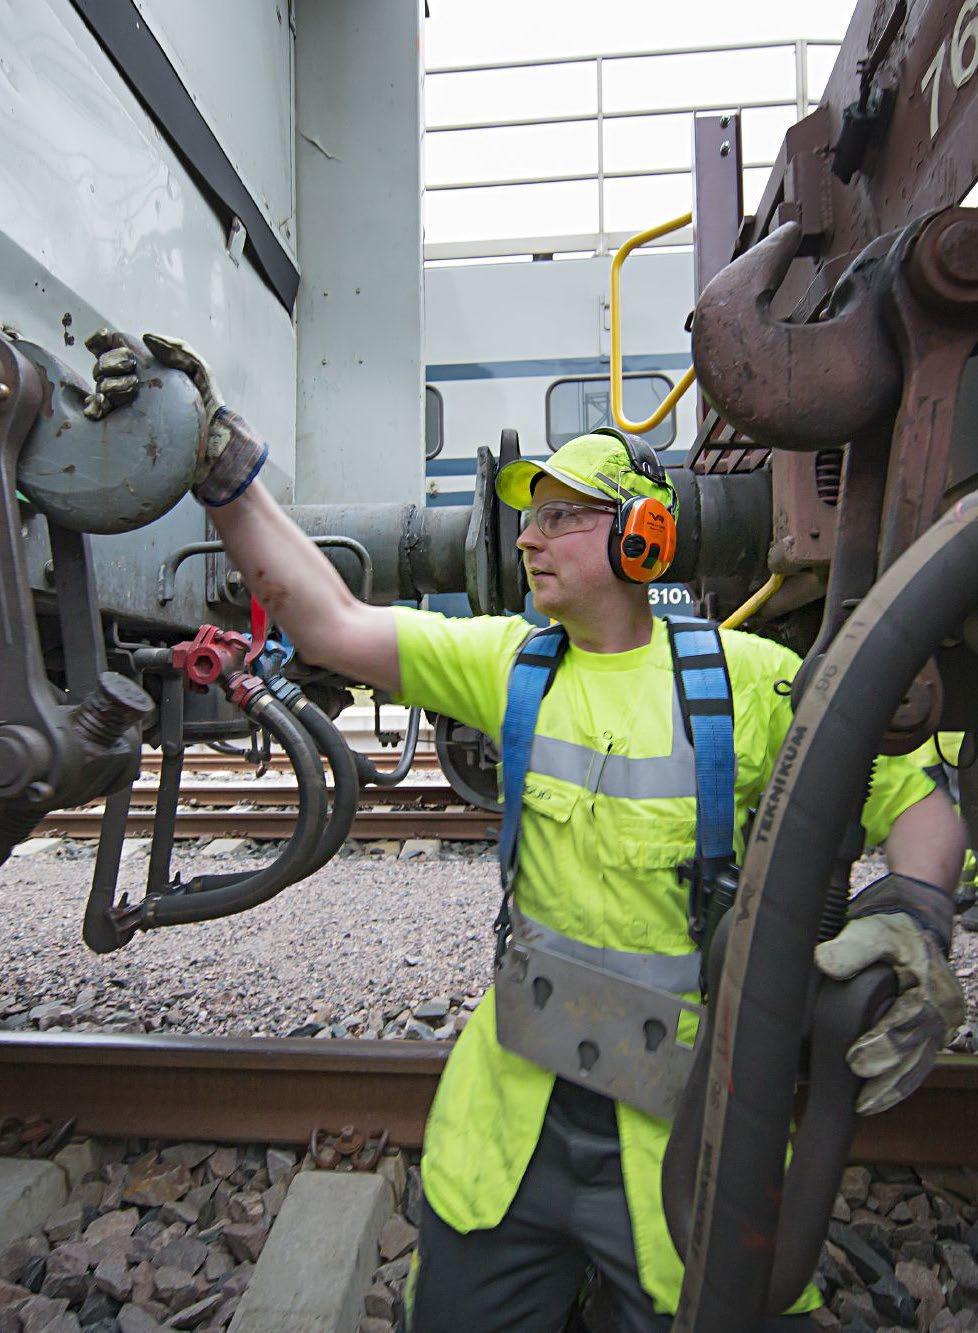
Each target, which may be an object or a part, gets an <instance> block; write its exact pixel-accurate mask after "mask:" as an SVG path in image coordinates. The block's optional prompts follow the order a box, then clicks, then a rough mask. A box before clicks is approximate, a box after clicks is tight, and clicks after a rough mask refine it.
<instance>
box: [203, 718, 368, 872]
mask: <svg viewBox="0 0 978 1333" xmlns="http://www.w3.org/2000/svg"><path fill="white" fill-rule="evenodd" d="M288 708H289V711H290V712H292V713H293V714H295V716H296V717H297V718H298V719H299V721H300V722H301V723H302V725H303V726H304V727H305V728H306V730H307V731H308V732H309V734H310V735H311V736H312V738H313V740H314V741H315V743H316V746H317V748H318V750H319V753H320V754H321V755H323V756H324V757H325V759H326V760H327V761H328V763H329V766H330V768H331V769H332V771H333V809H332V813H331V814H330V815H329V818H328V819H327V820H326V823H325V825H324V827H323V831H322V834H321V835H320V838H319V842H318V844H317V845H316V848H315V850H314V852H313V854H312V856H311V857H310V859H309V861H308V863H304V864H302V865H301V866H299V867H298V868H297V874H296V879H305V878H306V877H307V876H308V875H312V874H314V873H315V871H317V870H321V869H322V867H323V866H324V865H325V864H326V862H327V861H331V860H332V859H333V857H334V856H335V855H336V853H337V852H338V851H339V849H340V848H341V847H342V846H343V844H344V842H346V840H347V838H348V837H349V836H350V830H351V828H352V827H353V821H354V819H356V816H357V807H358V805H359V801H360V782H359V779H358V777H357V768H356V764H355V763H354V760H353V751H352V750H351V749H350V747H349V745H347V743H346V741H345V739H344V737H343V734H342V732H341V731H340V730H339V728H338V727H336V726H334V724H333V723H332V722H331V721H330V720H329V718H328V717H327V716H326V714H325V713H324V712H323V710H322V709H321V708H318V707H317V706H316V704H314V703H312V702H311V701H310V700H309V699H307V698H305V696H304V695H301V696H299V697H298V698H297V699H296V700H295V702H294V703H290V704H289V705H288ZM253 873H254V872H253V871H247V870H244V871H241V870H239V871H237V872H235V873H234V874H228V875H200V876H199V877H198V879H197V880H195V881H194V883H195V884H198V885H199V890H198V891H199V892H209V891H210V890H211V889H221V888H225V887H226V886H227V885H229V884H239V883H241V881H242V880H244V879H246V878H248V876H249V875H251V874H253ZM293 882H294V881H293Z"/></svg>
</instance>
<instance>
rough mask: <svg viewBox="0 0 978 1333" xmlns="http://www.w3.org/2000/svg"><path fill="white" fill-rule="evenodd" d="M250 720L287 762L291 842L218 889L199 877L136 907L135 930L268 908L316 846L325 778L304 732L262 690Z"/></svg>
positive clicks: (250, 710)
mask: <svg viewBox="0 0 978 1333" xmlns="http://www.w3.org/2000/svg"><path fill="white" fill-rule="evenodd" d="M246 711H247V712H248V715H249V717H252V718H254V719H255V720H257V721H260V723H261V725H262V726H263V727H267V728H268V730H269V731H270V732H271V733H272V735H273V736H274V738H275V739H276V740H277V741H278V743H279V744H280V745H281V746H282V748H283V750H285V752H286V754H287V755H288V756H289V760H290V761H291V764H292V768H293V770H294V771H295V776H296V781H297V783H298V787H299V811H298V814H297V816H296V822H295V828H294V829H293V831H292V836H291V838H289V840H288V842H287V843H286V844H285V846H284V847H283V848H282V851H281V853H280V854H279V856H278V857H277V858H276V859H275V860H274V861H273V862H272V864H271V865H269V866H265V867H263V868H262V869H261V870H258V871H256V872H255V873H254V874H250V875H246V876H244V878H241V879H237V878H236V879H235V880H234V882H232V883H230V884H227V883H226V884H224V885H223V886H220V887H211V888H206V887H204V883H205V880H206V878H207V877H205V876H201V877H200V878H198V879H196V880H190V881H189V882H188V883H187V884H185V885H182V886H181V889H180V891H179V892H177V893H167V894H159V895H156V896H154V897H151V898H147V899H145V900H144V902H143V903H142V904H141V905H140V917H139V923H138V924H139V927H140V928H141V929H143V930H151V929H153V928H154V927H157V926H176V925H184V924H186V923H187V922H191V921H212V920H214V919H216V918H218V917H224V916H233V915H234V914H235V913H237V912H245V911H247V910H248V909H249V908H251V907H257V906H258V904H259V903H263V902H267V901H268V899H269V898H273V897H274V896H275V894H276V893H279V892H280V891H281V890H282V889H284V888H286V886H287V885H289V884H292V883H294V882H295V880H296V879H299V878H300V877H301V875H302V874H304V873H305V871H304V869H303V867H305V866H306V865H308V864H309V862H310V861H311V859H312V856H313V853H314V852H315V851H316V849H317V847H318V846H319V841H320V838H321V836H322V829H323V824H324V822H325V820H326V815H327V810H328V800H327V793H326V777H325V774H324V773H323V766H322V764H321V762H320V759H319V753H318V751H317V749H316V745H315V743H314V741H313V739H312V737H311V736H310V734H309V732H308V731H307V730H306V728H305V727H304V726H302V724H301V723H300V722H298V721H297V720H296V719H295V718H294V717H293V716H292V714H291V713H290V712H289V710H288V709H287V708H286V707H285V705H284V704H281V703H279V702H278V700H277V699H274V698H273V697H272V696H271V695H270V694H269V693H268V691H267V690H262V691H261V692H260V693H259V694H257V695H256V696H255V697H254V699H252V700H251V702H250V703H249V704H248V705H247V708H246Z"/></svg>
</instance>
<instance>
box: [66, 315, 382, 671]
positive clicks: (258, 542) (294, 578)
mask: <svg viewBox="0 0 978 1333" xmlns="http://www.w3.org/2000/svg"><path fill="white" fill-rule="evenodd" d="M144 342H145V344H146V346H147V347H148V348H149V350H150V351H151V352H152V354H153V355H154V356H155V357H156V359H157V360H158V361H160V362H162V363H163V365H166V366H171V367H172V368H173V369H174V370H182V371H183V372H184V374H186V375H188V376H189V377H190V378H191V379H192V380H193V382H194V385H195V386H196V388H197V392H198V393H199V394H200V397H201V402H202V404H203V408H204V415H205V418H206V440H205V446H204V449H203V452H202V455H201V457H200V458H199V459H198V461H197V468H196V472H195V474H194V484H193V493H194V495H195V496H196V498H197V499H198V500H199V501H200V502H201V504H203V505H206V506H207V509H208V512H209V513H210V515H211V517H212V518H213V520H214V523H215V526H216V527H217V530H218V532H219V533H220V534H221V540H222V541H223V542H224V546H225V549H226V550H227V552H228V555H229V556H230V558H231V560H232V561H233V562H234V565H235V566H236V568H238V569H239V570H240V571H241V573H242V575H243V577H244V580H245V582H246V584H247V585H248V588H249V589H250V590H251V592H252V593H253V594H254V596H255V597H257V598H258V600H259V601H260V602H261V604H262V606H264V607H265V609H266V610H267V611H268V613H269V615H270V616H271V617H272V619H273V620H274V621H275V622H276V624H278V625H280V626H281V627H282V628H283V629H284V630H285V632H286V634H288V636H289V638H290V639H291V640H292V642H293V643H294V644H295V646H296V648H297V649H298V651H299V654H300V655H301V657H302V658H303V660H304V661H306V662H308V663H309V664H310V665H311V666H324V667H328V668H329V669H330V670H332V671H335V672H337V673H338V674H339V675H343V676H348V677H349V678H350V679H351V680H354V681H358V682H359V681H362V682H363V683H364V684H366V685H376V686H379V687H380V688H381V689H385V690H391V691H396V690H397V688H398V686H399V685H400V670H399V668H398V659H397V636H396V633H395V628H394V613H393V612H392V611H391V610H390V608H389V607H378V606H368V605H366V603H364V602H360V601H358V600H357V599H356V598H355V597H354V596H353V594H352V593H351V592H350V590H349V589H348V588H347V586H346V584H345V583H344V582H343V580H342V579H341V578H340V576H339V574H338V573H337V572H336V570H335V569H334V568H333V566H332V565H331V564H330V562H329V561H328V560H327V559H326V557H325V556H324V555H323V554H322V552H321V551H320V550H319V548H318V547H316V546H314V545H313V543H312V542H311V541H310V540H309V539H308V537H306V536H305V535H304V534H303V533H301V532H300V531H299V529H298V528H297V527H296V526H295V524H294V523H293V522H292V521H291V520H290V519H289V518H287V517H286V516H285V514H284V513H283V512H282V511H281V509H279V507H278V505H277V504H276V503H275V501H274V500H273V499H272V497H271V496H270V495H269V493H268V491H266V490H265V488H264V487H263V486H262V484H261V483H260V482H259V481H258V480H257V477H258V473H259V472H260V471H261V468H262V466H263V464H264V462H265V459H266V457H267V456H268V446H267V445H265V444H264V443H263V442H262V441H261V440H260V439H259V438H258V437H257V436H256V435H255V433H254V431H253V430H252V429H251V427H250V426H249V425H248V423H247V422H246V421H244V420H243V419H242V418H241V417H239V416H238V415H237V413H235V412H232V411H231V409H230V408H228V407H227V406H226V404H225V403H224V399H223V396H222V394H221V391H220V388H219V387H218V385H217V381H216V379H215V378H214V374H213V372H212V371H211V369H210V367H209V366H208V365H207V362H206V361H204V360H203V358H202V357H200V356H199V355H198V354H197V353H196V352H195V351H194V350H193V348H192V347H188V346H187V344H186V343H185V342H181V341H180V340H179V339H178V338H166V337H163V336H162V335H161V334H154V333H147V334H145V335H144ZM85 345H86V346H87V347H88V348H89V350H90V351H92V352H94V353H95V355H96V357H97V360H96V363H95V369H94V372H93V374H94V379H95V389H94V392H93V393H92V394H91V395H90V397H89V399H88V402H87V404H86V407H85V413H86V415H87V416H91V417H93V418H98V417H102V416H105V415H106V413H107V412H111V411H112V410H113V408H115V407H117V406H118V405H119V404H121V403H127V402H131V401H132V399H133V398H134V397H135V395H136V393H137V392H138V388H139V380H138V377H137V376H136V374H135V370H136V360H135V357H134V353H133V348H132V345H131V344H130V343H129V342H128V341H127V340H126V338H125V337H124V336H123V335H121V334H118V333H112V332H110V331H109V330H108V329H99V330H98V332H96V333H94V334H92V336H91V337H90V338H88V339H86V344H85Z"/></svg>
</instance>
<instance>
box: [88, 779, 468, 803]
mask: <svg viewBox="0 0 978 1333" xmlns="http://www.w3.org/2000/svg"><path fill="white" fill-rule="evenodd" d="M330 791H332V787H330ZM157 793H158V788H157V787H156V786H152V787H149V786H147V787H138V786H137V787H133V789H132V801H131V804H132V805H133V806H134V807H137V808H139V807H143V808H145V807H146V806H155V805H156V797H157ZM298 799H299V788H298V787H297V786H296V785H295V783H294V782H289V783H285V782H280V783H270V782H266V783H262V782H260V781H255V782H236V783H234V784H230V783H227V784H226V783H223V782H221V783H218V782H195V783H184V784H183V785H182V786H181V788H180V804H181V805H183V806H209V807H218V808H219V807H224V808H225V809H226V808H227V807H228V806H232V805H239V804H245V803H248V802H250V803H251V804H252V805H257V806H265V807H267V806H285V807H288V808H292V807H293V806H295V805H296V804H297V803H298ZM360 805H361V806H362V807H365V808H369V807H370V806H377V805H383V806H388V805H416V806H418V805H421V806H446V805H456V806H457V805H465V802H464V801H463V800H462V798H461V796H459V794H458V792H456V791H454V790H453V789H452V788H451V787H449V786H448V785H447V783H441V782H439V783H428V784H420V783H419V784H414V783H407V782H402V783H400V784H399V785H398V786H397V787H366V788H364V790H363V791H362V792H361V793H360ZM82 808H83V809H87V808H91V807H84V806H83V807H82Z"/></svg>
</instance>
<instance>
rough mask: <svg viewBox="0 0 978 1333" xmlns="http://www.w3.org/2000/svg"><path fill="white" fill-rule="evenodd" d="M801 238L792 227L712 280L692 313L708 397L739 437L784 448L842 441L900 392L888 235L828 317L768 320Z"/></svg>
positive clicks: (696, 356) (854, 270)
mask: <svg viewBox="0 0 978 1333" xmlns="http://www.w3.org/2000/svg"><path fill="white" fill-rule="evenodd" d="M803 238H804V229H803V227H802V226H801V224H800V223H799V222H794V221H792V222H788V223H786V224H785V225H784V226H781V227H779V228H778V229H777V230H776V231H774V232H772V233H771V235H770V236H767V237H765V238H764V239H763V240H762V241H759V242H758V244H757V245H755V246H753V247H752V248H751V249H750V250H748V251H747V253H746V254H744V255H741V256H740V258H739V259H737V260H735V261H734V262H733V263H732V264H730V265H728V266H727V268H726V269H724V270H723V271H722V272H721V273H719V274H718V275H717V276H716V277H715V278H714V279H713V281H712V282H711V283H709V285H708V286H707V287H706V289H705V291H704V292H703V293H702V295H701V296H700V299H699V300H698V301H697V303H696V312H695V315H694V317H693V361H694V364H695V366H696V377H697V379H698V380H699V382H700V383H701V384H702V386H703V390H704V392H705V393H706V394H707V396H708V397H709V399H710V400H711V402H713V403H714V405H715V406H716V407H717V409H718V410H719V411H720V412H721V413H722V415H723V416H724V417H725V419H726V420H727V421H728V422H729V423H730V424H731V425H733V426H735V427H736V429H737V430H738V431H740V432H741V434H743V435H745V436H746V437H747V438H748V439H750V440H752V441H754V442H756V443H759V444H768V445H772V446H776V447H778V448H781V449H820V448H831V447H833V446H839V445H842V444H845V443H846V442H847V441H848V440H850V439H851V438H852V437H853V435H856V434H859V433H860V432H862V431H864V430H866V429H867V428H868V427H869V426H870V425H872V423H873V422H875V421H877V420H878V419H879V418H880V417H881V416H883V415H884V414H885V413H886V412H887V411H889V410H891V409H892V408H893V407H894V406H895V405H896V403H897V401H898V399H899V394H900V374H899V366H898V364H897V362H896V358H895V356H894V354H893V351H892V348H891V346H890V344H889V341H888V339H887V336H886V332H885V329H884V327H883V319H882V314H881V311H880V291H879V288H878V285H877V284H876V283H875V282H874V279H875V276H876V272H877V269H876V266H875V261H876V260H877V259H879V258H881V257H882V255H883V254H884V253H885V252H886V250H887V249H888V248H889V243H888V241H887V239H886V238H879V239H877V240H876V241H874V242H873V244H872V246H869V247H867V249H866V251H865V252H864V253H863V254H862V255H860V257H859V259H858V260H857V261H856V262H855V263H854V264H853V265H852V266H851V267H850V268H849V269H848V270H847V271H846V273H845V274H843V276H842V278H840V280H839V283H838V284H837V286H836V288H835V293H834V297H833V302H832V306H831V307H830V310H829V312H828V318H824V319H822V320H820V321H818V322H817V323H812V324H794V323H787V322H785V321H783V320H780V319H777V318H775V317H774V316H773V315H772V313H771V304H772V298H773V294H774V293H775V292H776V291H777V290H778V289H779V287H780V286H781V284H782V281H783V279H784V277H785V275H786V273H787V272H788V270H789V268H790V267H791V264H792V261H793V260H794V259H795V257H796V256H797V254H798V251H799V247H800V245H801V243H802V241H803Z"/></svg>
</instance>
